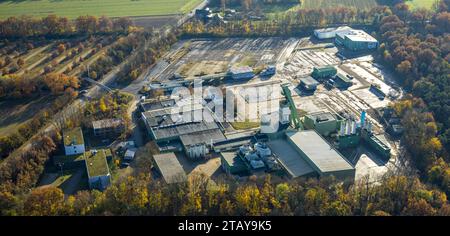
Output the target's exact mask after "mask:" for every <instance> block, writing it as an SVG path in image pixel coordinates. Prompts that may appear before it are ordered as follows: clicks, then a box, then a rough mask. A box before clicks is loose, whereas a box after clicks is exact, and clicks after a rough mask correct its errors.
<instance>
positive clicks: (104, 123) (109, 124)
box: [92, 118, 123, 129]
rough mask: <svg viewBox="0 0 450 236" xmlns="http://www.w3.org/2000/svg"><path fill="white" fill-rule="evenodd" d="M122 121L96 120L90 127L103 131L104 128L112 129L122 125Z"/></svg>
mask: <svg viewBox="0 0 450 236" xmlns="http://www.w3.org/2000/svg"><path fill="white" fill-rule="evenodd" d="M122 122H123V120H122V119H118V118H114V119H105V120H96V121H92V127H93V128H94V129H104V128H113V127H117V126H119V125H122Z"/></svg>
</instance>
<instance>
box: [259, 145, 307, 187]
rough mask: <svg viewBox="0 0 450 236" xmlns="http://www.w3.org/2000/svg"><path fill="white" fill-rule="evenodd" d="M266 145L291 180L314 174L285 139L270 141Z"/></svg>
mask: <svg viewBox="0 0 450 236" xmlns="http://www.w3.org/2000/svg"><path fill="white" fill-rule="evenodd" d="M267 145H268V146H269V147H270V149H271V150H272V152H273V154H274V155H275V156H276V157H277V158H278V160H279V161H280V163H281V164H282V165H283V167H284V169H286V171H287V172H288V173H289V175H290V176H291V177H292V178H296V177H300V176H304V175H307V174H309V173H312V172H314V170H313V169H312V168H311V166H310V165H309V164H308V163H307V162H306V161H305V160H303V159H302V158H301V157H300V155H299V154H298V152H297V151H296V150H295V149H294V148H293V147H292V146H291V145H290V144H289V143H288V142H287V141H286V140H285V139H276V140H271V141H270V142H268V143H267Z"/></svg>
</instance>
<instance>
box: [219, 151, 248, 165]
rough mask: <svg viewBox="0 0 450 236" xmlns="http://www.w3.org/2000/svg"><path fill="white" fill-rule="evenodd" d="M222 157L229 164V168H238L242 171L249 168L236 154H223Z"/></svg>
mask: <svg viewBox="0 0 450 236" xmlns="http://www.w3.org/2000/svg"><path fill="white" fill-rule="evenodd" d="M220 156H221V157H222V159H223V160H224V161H225V162H226V163H227V164H228V166H233V167H238V168H242V169H246V168H247V166H246V165H245V163H244V162H243V161H242V159H241V158H239V157H238V156H237V154H236V152H221V153H220Z"/></svg>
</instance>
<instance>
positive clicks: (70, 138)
mask: <svg viewBox="0 0 450 236" xmlns="http://www.w3.org/2000/svg"><path fill="white" fill-rule="evenodd" d="M63 140H64V151H65V153H66V155H67V156H69V155H78V154H82V153H84V152H85V151H86V150H85V146H84V138H83V131H81V128H80V127H77V128H73V129H69V130H65V131H64V132H63Z"/></svg>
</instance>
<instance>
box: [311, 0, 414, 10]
mask: <svg viewBox="0 0 450 236" xmlns="http://www.w3.org/2000/svg"><path fill="white" fill-rule="evenodd" d="M419 1H420V0H419ZM302 2H303V8H333V7H339V6H342V7H355V8H358V9H363V8H371V7H374V6H376V5H378V3H377V0H303V1H302Z"/></svg>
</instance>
